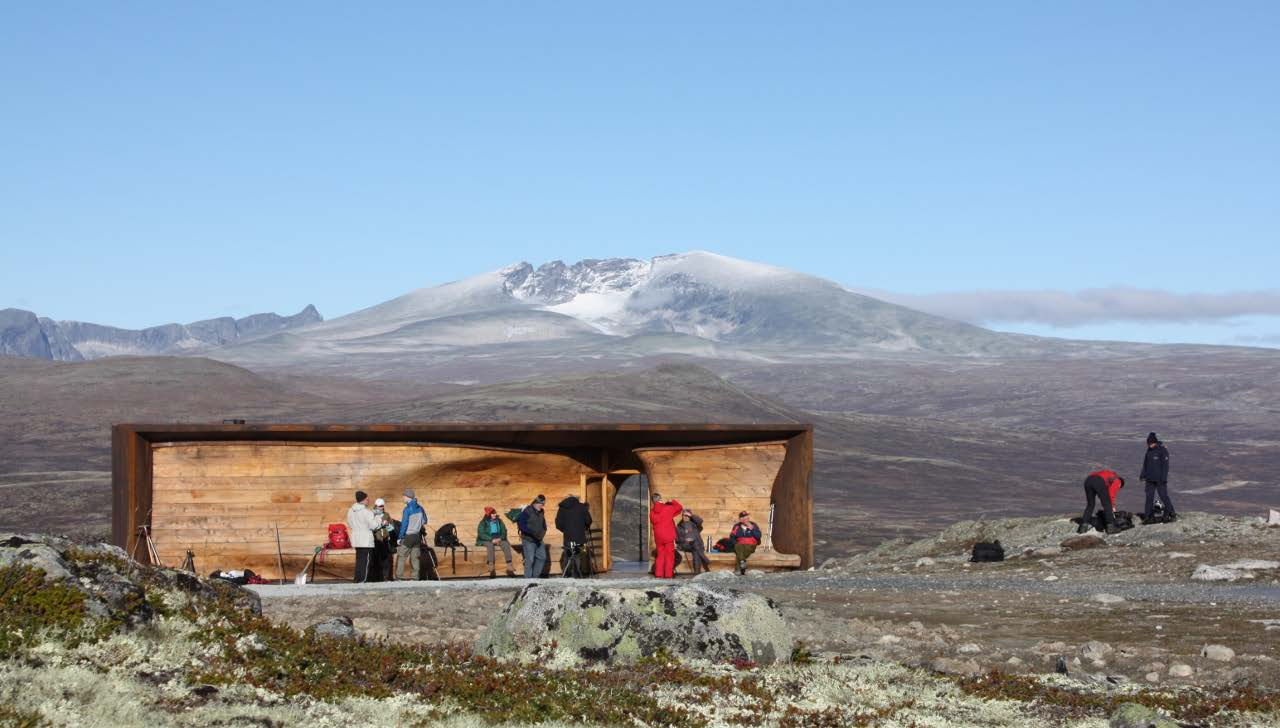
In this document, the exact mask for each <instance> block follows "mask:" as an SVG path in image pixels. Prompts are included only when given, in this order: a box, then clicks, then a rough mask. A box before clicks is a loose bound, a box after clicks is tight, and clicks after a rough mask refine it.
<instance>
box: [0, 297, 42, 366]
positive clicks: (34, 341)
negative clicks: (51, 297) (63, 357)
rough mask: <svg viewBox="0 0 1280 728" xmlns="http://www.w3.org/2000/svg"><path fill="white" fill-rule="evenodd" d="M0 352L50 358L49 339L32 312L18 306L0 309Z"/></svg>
mask: <svg viewBox="0 0 1280 728" xmlns="http://www.w3.org/2000/svg"><path fill="white" fill-rule="evenodd" d="M0 354H7V355H10V356H29V357H34V358H36V359H48V358H50V353H49V339H48V338H46V337H45V335H44V331H43V330H41V328H40V320H39V319H37V318H36V315H35V314H34V313H31V312H30V311H23V310H22V309H20V308H6V309H0Z"/></svg>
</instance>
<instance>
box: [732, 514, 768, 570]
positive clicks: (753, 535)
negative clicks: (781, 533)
mask: <svg viewBox="0 0 1280 728" xmlns="http://www.w3.org/2000/svg"><path fill="white" fill-rule="evenodd" d="M760 539H761V534H760V527H759V526H757V525H756V522H755V521H753V520H751V514H750V513H747V512H746V511H743V512H741V513H739V514H738V522H737V523H735V524H733V529H732V530H730V531H729V540H731V541H733V553H734V555H735V556H737V557H738V574H739V575H745V574H746V573H747V559H749V558H751V554H754V553H755V552H756V547H757V546H759V545H760Z"/></svg>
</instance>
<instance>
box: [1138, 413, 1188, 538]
mask: <svg viewBox="0 0 1280 728" xmlns="http://www.w3.org/2000/svg"><path fill="white" fill-rule="evenodd" d="M1138 478H1139V479H1140V480H1142V481H1143V482H1145V483H1146V485H1147V502H1146V508H1144V509H1143V511H1142V522H1143V523H1152V522H1153V521H1154V520H1155V509H1156V493H1157V492H1158V493H1159V494H1160V502H1161V503H1163V504H1164V520H1165V521H1166V522H1167V521H1176V520H1178V514H1177V513H1176V512H1174V510H1173V501H1172V500H1169V451H1168V450H1167V449H1165V446H1164V443H1163V442H1160V438H1158V437H1156V433H1154V432H1152V433H1151V434H1149V435H1147V453H1146V455H1145V456H1144V457H1143V458H1142V474H1141V475H1139V476H1138Z"/></svg>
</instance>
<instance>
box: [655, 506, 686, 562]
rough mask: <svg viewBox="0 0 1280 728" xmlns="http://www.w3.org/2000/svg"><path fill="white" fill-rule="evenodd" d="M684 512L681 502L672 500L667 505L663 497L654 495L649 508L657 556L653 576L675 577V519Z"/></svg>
mask: <svg viewBox="0 0 1280 728" xmlns="http://www.w3.org/2000/svg"><path fill="white" fill-rule="evenodd" d="M683 512H684V506H682V505H680V501H678V500H676V499H675V498H672V499H671V500H669V501H667V502H666V503H663V502H662V496H660V495H658V494H657V493H654V494H653V505H652V506H651V507H650V508H649V523H650V524H651V525H652V526H653V545H654V549H655V550H656V551H657V556H656V557H655V559H654V562H653V575H654V576H656V577H658V578H659V579H671V578H674V577H675V570H676V523H675V519H677V518H679V517H680V514H681V513H683Z"/></svg>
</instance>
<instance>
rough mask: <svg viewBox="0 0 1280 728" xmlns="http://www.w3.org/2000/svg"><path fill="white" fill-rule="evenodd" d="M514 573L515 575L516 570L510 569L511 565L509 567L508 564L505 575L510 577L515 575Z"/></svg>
mask: <svg viewBox="0 0 1280 728" xmlns="http://www.w3.org/2000/svg"><path fill="white" fill-rule="evenodd" d="M515 575H516V572H514V571H512V570H511V567H510V566H508V567H507V576H508V577H512V576H515Z"/></svg>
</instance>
